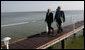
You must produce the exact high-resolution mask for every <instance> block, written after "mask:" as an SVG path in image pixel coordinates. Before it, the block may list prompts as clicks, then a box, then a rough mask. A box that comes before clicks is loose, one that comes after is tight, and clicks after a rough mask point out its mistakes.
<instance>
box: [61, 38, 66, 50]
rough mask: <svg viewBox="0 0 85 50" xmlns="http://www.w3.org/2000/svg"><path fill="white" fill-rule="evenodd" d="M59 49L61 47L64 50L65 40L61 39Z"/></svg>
mask: <svg viewBox="0 0 85 50" xmlns="http://www.w3.org/2000/svg"><path fill="white" fill-rule="evenodd" d="M61 47H62V49H65V39H63V40H62V41H61Z"/></svg>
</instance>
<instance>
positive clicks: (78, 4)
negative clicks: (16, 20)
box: [1, 1, 84, 12]
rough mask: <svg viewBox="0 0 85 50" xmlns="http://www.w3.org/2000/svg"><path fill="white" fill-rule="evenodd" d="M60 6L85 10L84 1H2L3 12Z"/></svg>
mask: <svg viewBox="0 0 85 50" xmlns="http://www.w3.org/2000/svg"><path fill="white" fill-rule="evenodd" d="M58 6H61V8H62V10H84V1H1V12H24V11H26V12H27V11H47V9H48V8H51V9H52V10H53V11H54V10H55V9H56V8H57V7H58Z"/></svg>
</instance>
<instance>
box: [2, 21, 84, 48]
mask: <svg viewBox="0 0 85 50" xmlns="http://www.w3.org/2000/svg"><path fill="white" fill-rule="evenodd" d="M73 27H74V24H70V25H67V26H64V27H63V32H62V33H60V34H57V35H56V36H54V37H51V36H48V35H47V33H46V32H42V33H39V34H36V35H33V36H30V37H26V38H23V39H19V40H17V41H14V42H11V43H9V48H10V49H46V48H48V47H50V46H52V45H54V44H56V43H58V42H60V41H62V40H64V39H65V38H67V37H69V36H71V35H73V34H75V33H76V32H78V31H80V30H81V29H83V28H84V21H79V22H76V23H75V30H74V28H73ZM54 33H57V29H55V31H54ZM1 47H2V48H3V49H6V46H5V45H2V46H1Z"/></svg>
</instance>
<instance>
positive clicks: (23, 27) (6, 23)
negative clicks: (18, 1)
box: [1, 10, 84, 41]
mask: <svg viewBox="0 0 85 50" xmlns="http://www.w3.org/2000/svg"><path fill="white" fill-rule="evenodd" d="M64 12H65V18H66V21H65V23H64V25H63V26H65V25H68V24H71V23H74V22H77V21H81V20H84V11H82V10H79V11H64ZM53 14H54V15H55V12H53ZM45 16H46V12H11V13H10V12H9V13H1V38H4V37H11V38H12V40H11V41H15V40H17V39H21V38H24V37H28V36H31V35H34V34H38V33H39V32H42V31H45V30H46V23H45V21H44V20H45ZM52 27H54V28H55V27H56V23H55V22H54V23H53V24H52Z"/></svg>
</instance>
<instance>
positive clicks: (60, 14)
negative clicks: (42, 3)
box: [54, 6, 65, 33]
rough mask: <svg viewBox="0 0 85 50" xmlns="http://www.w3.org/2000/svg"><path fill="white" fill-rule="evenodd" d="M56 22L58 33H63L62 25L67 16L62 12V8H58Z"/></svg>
mask: <svg viewBox="0 0 85 50" xmlns="http://www.w3.org/2000/svg"><path fill="white" fill-rule="evenodd" d="M54 20H56V23H57V27H58V31H57V33H60V32H63V29H62V27H61V25H62V23H63V22H65V14H64V12H63V11H61V8H60V6H59V7H58V8H57V11H56V13H55V18H54Z"/></svg>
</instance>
